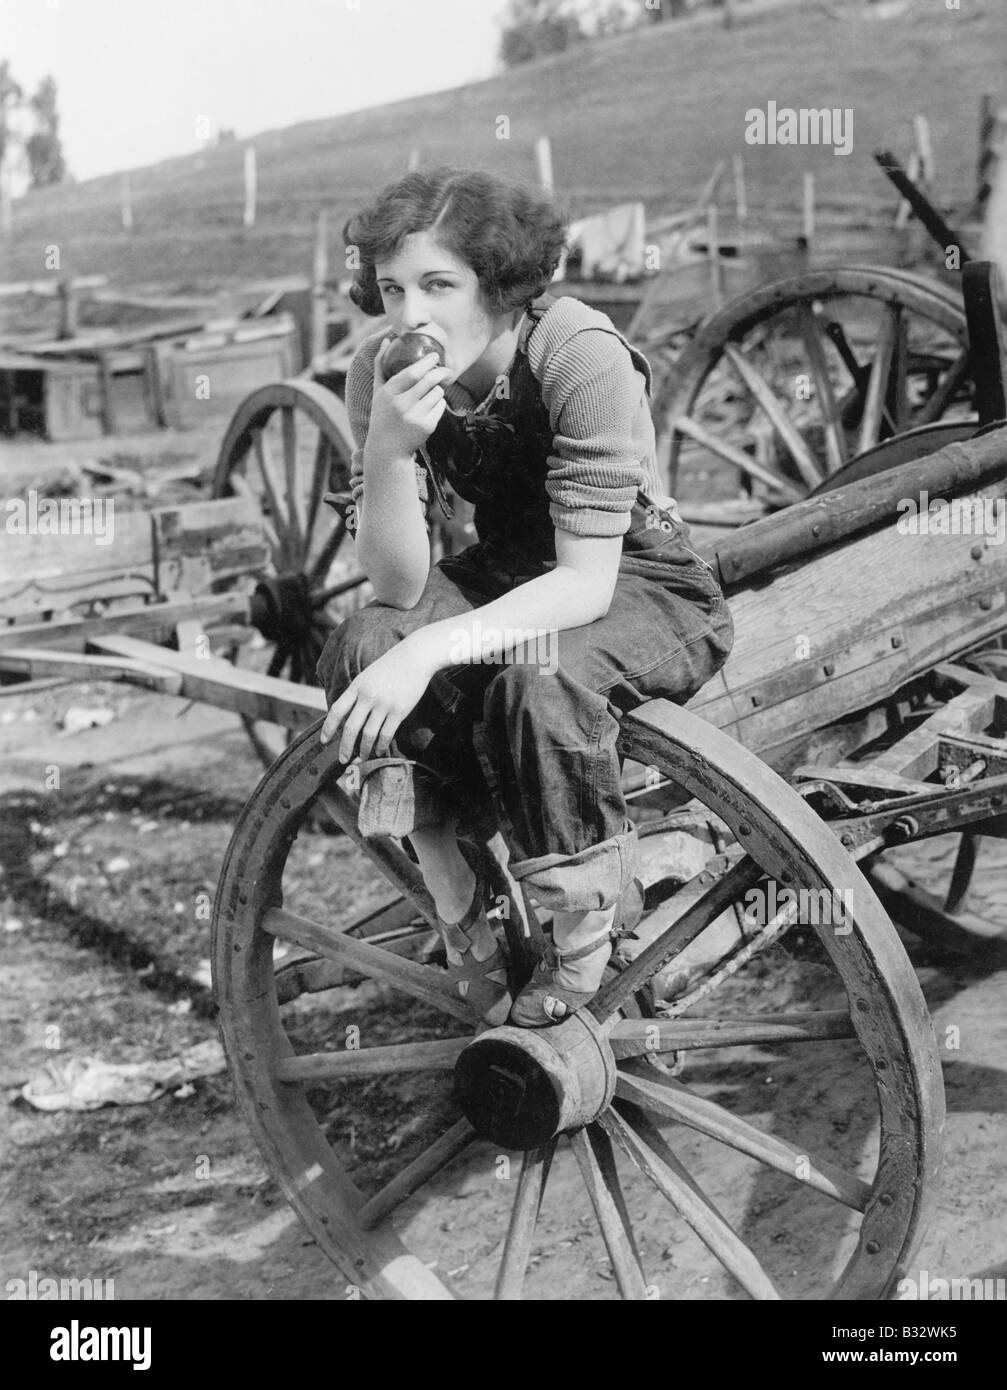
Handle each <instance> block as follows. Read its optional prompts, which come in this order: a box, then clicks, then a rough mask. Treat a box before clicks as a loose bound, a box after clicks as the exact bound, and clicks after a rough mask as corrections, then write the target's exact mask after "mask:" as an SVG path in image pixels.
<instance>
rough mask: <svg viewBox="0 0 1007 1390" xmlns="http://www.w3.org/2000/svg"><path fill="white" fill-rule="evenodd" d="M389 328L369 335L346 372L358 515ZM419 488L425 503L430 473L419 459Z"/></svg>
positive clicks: (352, 481) (352, 477)
mask: <svg viewBox="0 0 1007 1390" xmlns="http://www.w3.org/2000/svg"><path fill="white" fill-rule="evenodd" d="M387 331H388V330H387V329H386V330H384V331H383V332H381V333H377V334H375V335H374V337H372V338H366V339H365V340H364V342H362V343H361V344H360V347H359V348H358V349H357V351H356V354H355V355H354V358H353V361H352V362H351V363H350V370H349V372H348V373H347V375H346V413H347V414H348V415H349V417H350V429H351V430H352V431H353V442H354V444H355V445H356V448H355V449H354V450H353V453H352V454H351V456H350V491H351V492H352V494H353V505H354V506H355V507H356V509H357V512H358V514H359V512H360V506H361V500H362V498H363V495H364V445H365V444H366V443H367V431H368V428H369V427H370V423H371V398H372V396H373V394H374V359H375V357H377V355H378V348H379V347H380V346H381V340H382V339H383V338H384V337H385V336H386V335H387ZM416 491H417V493H418V494H419V498H420V501H421V502H424V503H426V502H427V501H428V497H427V474H426V469H425V468H424V467H423V465H422V463H420V462H419V460H417V462H416Z"/></svg>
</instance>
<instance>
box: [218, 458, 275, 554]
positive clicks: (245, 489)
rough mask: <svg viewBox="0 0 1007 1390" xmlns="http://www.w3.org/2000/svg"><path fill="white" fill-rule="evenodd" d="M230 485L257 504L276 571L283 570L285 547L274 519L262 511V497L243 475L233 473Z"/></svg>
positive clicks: (232, 488)
mask: <svg viewBox="0 0 1007 1390" xmlns="http://www.w3.org/2000/svg"><path fill="white" fill-rule="evenodd" d="M230 484H231V491H232V492H236V493H237V494H238V495H239V496H241V497H248V498H250V499H251V500H252V501H253V502H254V503H255V509H256V511H257V512H258V513H259V520H260V522H261V523H262V529H263V531H264V532H265V534H266V540H267V541H268V543H269V548H270V550H271V551H272V557H273V564H274V566H275V567H276V569H280V568H282V557H283V554H284V550H283V546H282V544H281V542H280V537H279V534H278V533H277V530H276V527H275V526H274V525H273V521H272V518H271V517H268V516H266V515H265V513H264V512H263V510H262V499H261V497H260V496H259V495H258V493H257V492H256V491H255V489H254V488H253V487H252V485H251V483H250V482H249V481H248V479H247V478H246V477H245V476H244V474H243V473H238V472H234V473H232V474H231V476H230Z"/></svg>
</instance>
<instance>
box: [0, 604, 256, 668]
mask: <svg viewBox="0 0 1007 1390" xmlns="http://www.w3.org/2000/svg"><path fill="white" fill-rule="evenodd" d="M186 618H197V619H199V620H200V621H202V622H203V623H204V625H206V626H208V627H211V628H212V627H213V626H214V625H215V624H217V623H227V622H230V621H232V620H237V621H240V622H243V623H247V622H248V621H249V598H248V595H247V594H242V593H238V592H235V593H230V594H214V595H211V594H204V595H202V596H201V597H199V598H193V597H191V596H189V595H184V596H179V597H178V598H176V599H172V600H170V601H168V602H166V603H151V604H141V605H139V606H137V607H136V608H133V609H131V610H129V611H127V612H119V613H109V614H107V615H105V616H104V617H101V618H82V619H77V618H66V617H64V618H62V619H60V620H53V621H52V622H41V623H18V624H15V625H14V626H12V627H7V628H3V627H0V653H3V652H4V651H6V650H8V649H10V648H11V647H19V646H32V647H45V648H46V649H48V650H58V651H63V652H79V653H83V652H84V651H85V649H86V647H87V646H88V644H89V643H90V642H91V641H92V640H93V639H94V638H95V637H99V636H101V635H108V636H111V635H113V634H115V633H119V634H121V635H123V636H133V637H146V638H147V640H148V641H149V642H152V643H157V642H169V641H170V640H171V638H172V636H173V635H174V632H175V627H176V625H177V624H178V623H179V622H180V621H182V620H184V619H186Z"/></svg>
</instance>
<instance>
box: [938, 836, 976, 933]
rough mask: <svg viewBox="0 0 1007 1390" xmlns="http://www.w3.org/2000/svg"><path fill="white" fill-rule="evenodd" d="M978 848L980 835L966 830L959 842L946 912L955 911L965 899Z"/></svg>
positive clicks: (946, 901) (946, 902) (945, 903)
mask: <svg viewBox="0 0 1007 1390" xmlns="http://www.w3.org/2000/svg"><path fill="white" fill-rule="evenodd" d="M978 848H979V836H978V835H970V834H969V832H968V831H967V830H966V831H965V832H964V833H963V834H962V837H961V839H960V840H959V842H958V853H957V854H956V855H955V865H954V868H953V869H952V870H951V882H950V884H949V885H948V895H947V898H946V899H945V902H944V911H945V912H950V913H954V912H955V911H957V909H958V908H959V907H961V905H962V903H963V902H964V901H965V896H966V894H967V893H968V891H969V884H970V883H971V882H972V872H973V870H974V869H975V866H976V851H977V850H978Z"/></svg>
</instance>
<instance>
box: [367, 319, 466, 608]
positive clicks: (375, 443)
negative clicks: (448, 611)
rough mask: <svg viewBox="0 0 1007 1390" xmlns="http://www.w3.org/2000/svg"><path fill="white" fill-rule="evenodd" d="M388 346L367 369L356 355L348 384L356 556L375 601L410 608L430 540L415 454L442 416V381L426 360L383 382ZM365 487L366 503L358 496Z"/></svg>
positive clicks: (424, 576)
mask: <svg viewBox="0 0 1007 1390" xmlns="http://www.w3.org/2000/svg"><path fill="white" fill-rule="evenodd" d="M385 351H386V346H385V344H384V343H383V344H382V345H381V348H380V349H379V350H378V351H377V353H376V355H375V357H374V360H373V365H370V364H369V363H368V361H367V358H366V357H365V356H364V354H363V353H360V354H358V357H357V358H356V359H355V360H354V363H353V366H352V367H351V369H350V377H349V380H348V382H347V408H348V411H349V414H350V423H351V425H352V427H353V431H354V435H355V436H356V439H357V441H358V444H359V445H360V446H361V450H360V455H359V466H360V470H361V473H360V476H359V477H358V478H357V479H355V482H356V486H355V487H354V503H355V507H356V521H357V524H356V551H357V558H358V560H359V562H360V567H361V569H362V570H363V571H364V573H365V574H366V575H367V578H368V579H369V580H370V581H371V585H372V586H373V589H374V595H375V598H377V600H378V601H379V602H380V603H385V604H388V605H389V606H390V607H393V608H412V607H413V606H414V605H415V604H416V602H417V600H418V599H419V596H420V594H421V593H422V592H423V586H424V585H425V584H426V581H427V575H428V573H429V571H430V540H429V536H428V535H427V529H426V522H425V519H424V513H423V504H422V501H421V499H420V496H419V494H418V492H417V479H416V463H415V459H414V454H415V451H416V449H418V448H419V447H420V445H421V444H422V443H423V442H424V441H425V440H426V438H427V437H428V435H429V434H430V432H431V430H432V429H433V427H434V425H436V423H437V420H438V419H439V418H440V415H441V414H442V413H443V409H444V405H443V401H444V393H443V390H442V389H441V386H440V384H439V383H440V381H441V380H442V379H444V378H446V376H447V375H448V373H446V372H444V371H443V370H442V369H441V368H439V367H437V366H436V363H435V365H434V368H433V370H431V361H432V360H433V359H424V363H416V364H415V365H414V366H412V367H408V368H406V369H405V370H404V371H402V372H399V373H398V374H397V375H396V376H394V377H393V378H391V379H390V380H389V381H387V382H386V381H385V379H384V375H383V372H382V366H381V364H382V361H383V359H384V355H385ZM365 489H366V496H367V500H366V505H365V504H364V490H365Z"/></svg>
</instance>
